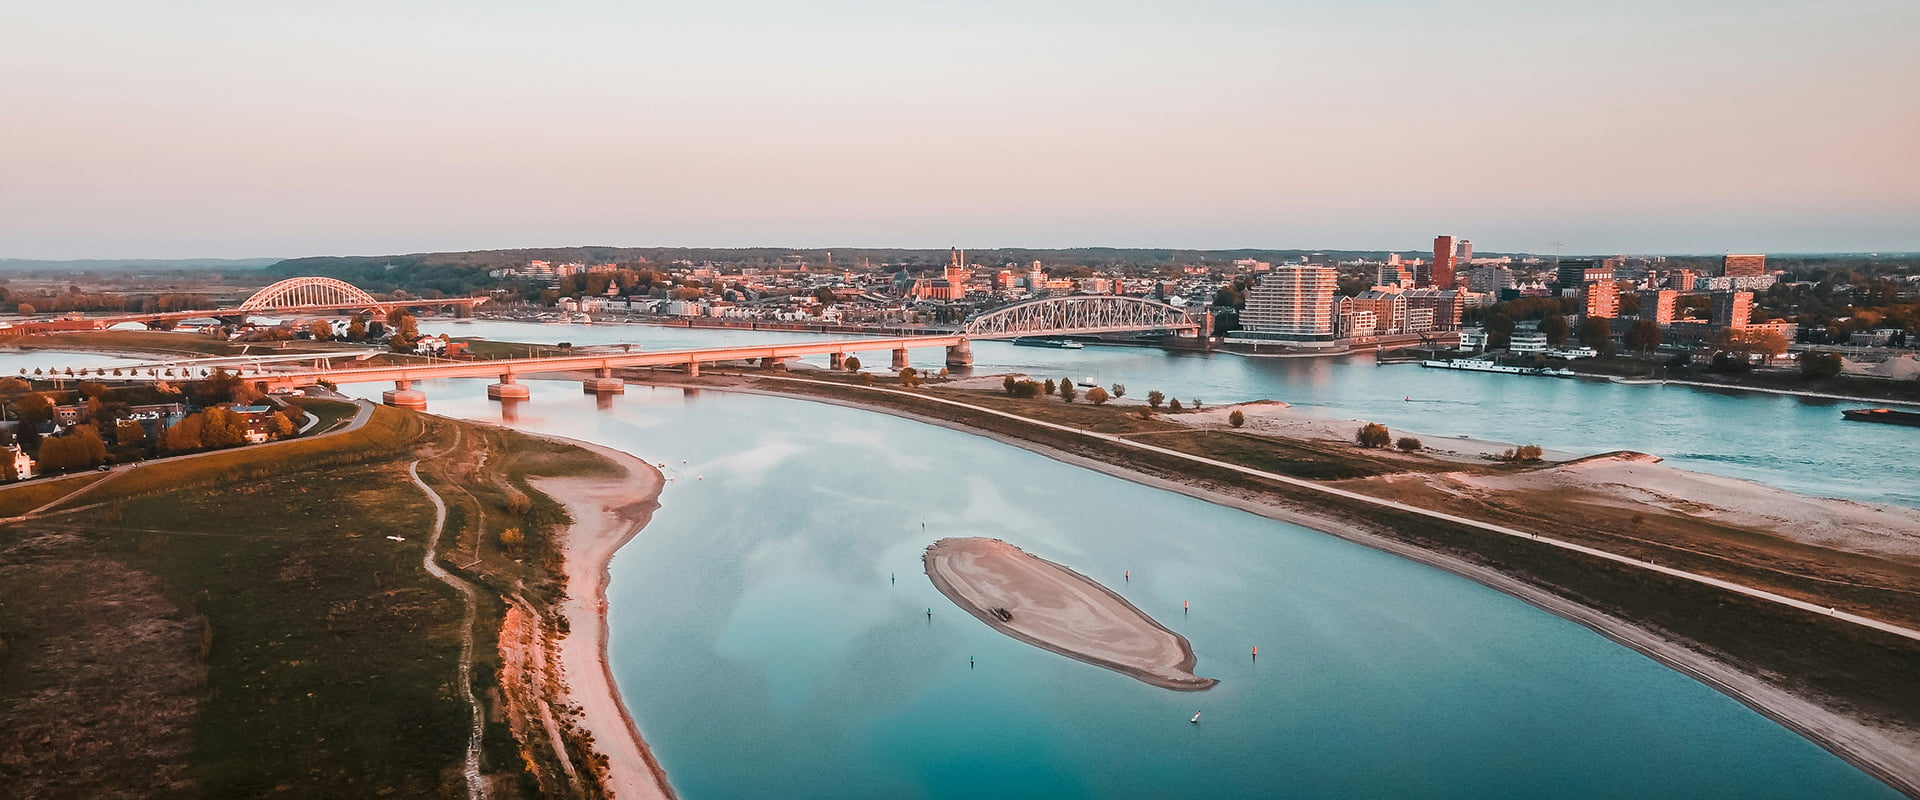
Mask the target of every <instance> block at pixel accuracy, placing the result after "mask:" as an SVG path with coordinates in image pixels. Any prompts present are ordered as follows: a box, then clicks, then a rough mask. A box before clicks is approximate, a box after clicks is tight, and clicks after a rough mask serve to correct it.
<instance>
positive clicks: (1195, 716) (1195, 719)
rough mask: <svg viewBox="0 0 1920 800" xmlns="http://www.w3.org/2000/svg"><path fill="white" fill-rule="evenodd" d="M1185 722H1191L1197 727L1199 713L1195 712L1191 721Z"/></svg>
mask: <svg viewBox="0 0 1920 800" xmlns="http://www.w3.org/2000/svg"><path fill="white" fill-rule="evenodd" d="M1187 721H1188V722H1191V723H1193V724H1195V725H1198V724H1200V712H1198V711H1195V712H1193V719H1190V720H1187Z"/></svg>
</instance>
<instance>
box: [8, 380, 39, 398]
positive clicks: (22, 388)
mask: <svg viewBox="0 0 1920 800" xmlns="http://www.w3.org/2000/svg"><path fill="white" fill-rule="evenodd" d="M30 391H33V384H30V383H27V382H26V381H23V380H20V379H19V378H0V394H6V395H12V394H24V393H26V392H30Z"/></svg>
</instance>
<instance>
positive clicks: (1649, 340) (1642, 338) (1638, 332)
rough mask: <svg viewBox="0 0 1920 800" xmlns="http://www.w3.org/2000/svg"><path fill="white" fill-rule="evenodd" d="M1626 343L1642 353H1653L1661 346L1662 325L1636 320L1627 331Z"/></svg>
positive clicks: (1648, 320)
mask: <svg viewBox="0 0 1920 800" xmlns="http://www.w3.org/2000/svg"><path fill="white" fill-rule="evenodd" d="M1626 343H1627V346H1628V347H1631V348H1633V349H1635V350H1639V351H1640V352H1641V353H1650V352H1652V351H1653V348H1656V347H1659V346H1660V324H1659V323H1657V322H1654V321H1653V320H1650V319H1642V320H1635V321H1634V323H1633V327H1631V328H1628V329H1627V336H1626Z"/></svg>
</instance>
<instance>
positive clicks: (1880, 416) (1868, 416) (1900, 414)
mask: <svg viewBox="0 0 1920 800" xmlns="http://www.w3.org/2000/svg"><path fill="white" fill-rule="evenodd" d="M1840 416H1843V417H1846V418H1847V419H1849V420H1852V421H1854V422H1884V423H1886V424H1888V425H1912V426H1914V427H1920V414H1916V413H1914V412H1912V411H1895V410H1893V409H1891V408H1850V409H1847V410H1846V411H1842V412H1840Z"/></svg>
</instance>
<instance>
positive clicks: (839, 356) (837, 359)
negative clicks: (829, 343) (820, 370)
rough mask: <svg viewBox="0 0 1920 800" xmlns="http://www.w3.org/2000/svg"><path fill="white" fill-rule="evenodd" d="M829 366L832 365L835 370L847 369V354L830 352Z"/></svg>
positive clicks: (828, 357)
mask: <svg viewBox="0 0 1920 800" xmlns="http://www.w3.org/2000/svg"><path fill="white" fill-rule="evenodd" d="M827 366H828V367H831V368H832V369H833V371H834V372H839V371H841V370H844V369H846V368H847V354H846V353H828V354H827Z"/></svg>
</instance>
